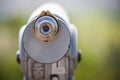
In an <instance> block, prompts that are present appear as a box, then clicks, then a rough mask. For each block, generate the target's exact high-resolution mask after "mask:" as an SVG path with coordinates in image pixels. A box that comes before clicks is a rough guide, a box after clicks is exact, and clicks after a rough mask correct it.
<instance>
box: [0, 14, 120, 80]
mask: <svg viewBox="0 0 120 80" xmlns="http://www.w3.org/2000/svg"><path fill="white" fill-rule="evenodd" d="M113 17H114V16H112V17H111V16H110V15H108V14H103V13H96V14H95V13H94V12H93V13H89V15H88V14H87V13H86V14H82V15H76V16H73V15H70V18H71V22H72V23H74V24H75V25H76V26H77V28H78V47H79V49H81V51H82V61H81V62H80V64H78V66H77V68H76V70H75V79H76V80H120V77H119V75H120V70H119V68H120V57H119V56H120V23H119V22H118V21H116V20H113ZM26 22H27V18H24V17H14V18H9V19H5V20H1V21H0V25H1V26H0V37H1V38H0V80H22V77H23V74H22V71H21V69H20V66H19V65H18V64H17V62H16V51H17V49H18V32H19V29H20V27H21V26H22V25H24V24H26Z"/></svg>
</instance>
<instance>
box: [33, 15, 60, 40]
mask: <svg viewBox="0 0 120 80" xmlns="http://www.w3.org/2000/svg"><path fill="white" fill-rule="evenodd" d="M34 31H35V34H36V36H37V37H38V38H39V39H40V40H42V41H44V42H48V41H50V40H53V39H54V38H55V36H56V35H57V33H58V31H59V25H58V22H57V19H55V18H54V17H52V16H48V15H44V16H41V17H39V18H37V20H36V21H35V24H34Z"/></svg>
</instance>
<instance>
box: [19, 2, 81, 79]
mask: <svg viewBox="0 0 120 80" xmlns="http://www.w3.org/2000/svg"><path fill="white" fill-rule="evenodd" d="M80 59H81V54H80V52H79V51H78V49H77V30H76V27H75V26H74V25H73V24H71V23H70V22H69V18H68V16H67V14H66V12H65V11H64V9H62V7H60V6H59V5H57V4H55V3H47V4H45V5H43V6H40V7H39V8H38V9H37V10H36V11H35V12H33V14H32V15H31V17H30V18H29V20H28V22H27V24H25V25H24V26H23V27H22V28H21V29H20V32H19V50H18V51H17V61H18V63H20V65H21V68H22V71H23V73H24V80H73V71H74V69H75V67H76V65H77V64H78V62H79V61H80Z"/></svg>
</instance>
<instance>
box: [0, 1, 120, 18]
mask: <svg viewBox="0 0 120 80" xmlns="http://www.w3.org/2000/svg"><path fill="white" fill-rule="evenodd" d="M51 1H52V2H57V3H58V4H61V5H62V6H63V7H64V8H65V9H66V10H67V12H71V13H76V14H77V12H80V13H82V12H86V11H87V12H89V10H94V11H97V10H101V11H104V12H109V11H113V12H114V11H116V10H117V9H118V7H119V3H120V1H119V0H64V1H63V0H51ZM51 1H50V0H0V16H1V17H4V16H11V15H12V16H14V15H16V14H23V15H30V14H31V12H32V11H34V10H35V9H36V8H37V7H38V6H40V5H41V4H43V3H46V2H51Z"/></svg>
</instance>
